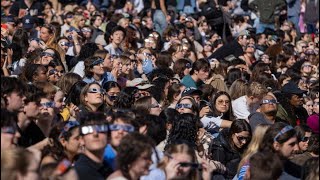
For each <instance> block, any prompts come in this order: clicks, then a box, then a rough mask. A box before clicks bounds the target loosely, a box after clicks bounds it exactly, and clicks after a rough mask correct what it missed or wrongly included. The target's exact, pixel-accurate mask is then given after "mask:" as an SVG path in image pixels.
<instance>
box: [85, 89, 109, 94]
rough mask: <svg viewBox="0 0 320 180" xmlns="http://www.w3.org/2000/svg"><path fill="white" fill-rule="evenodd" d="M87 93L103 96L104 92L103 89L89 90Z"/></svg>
mask: <svg viewBox="0 0 320 180" xmlns="http://www.w3.org/2000/svg"><path fill="white" fill-rule="evenodd" d="M88 93H100V94H105V93H106V91H105V90H104V89H97V88H91V89H89V90H88Z"/></svg>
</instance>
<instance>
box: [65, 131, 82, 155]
mask: <svg viewBox="0 0 320 180" xmlns="http://www.w3.org/2000/svg"><path fill="white" fill-rule="evenodd" d="M71 134H72V135H71V136H70V137H69V140H68V141H65V150H66V151H67V152H69V153H70V154H72V155H76V154H78V153H80V152H81V150H80V132H79V128H75V129H73V130H72V131H71Z"/></svg>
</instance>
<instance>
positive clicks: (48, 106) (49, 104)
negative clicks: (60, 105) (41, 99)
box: [41, 101, 54, 108]
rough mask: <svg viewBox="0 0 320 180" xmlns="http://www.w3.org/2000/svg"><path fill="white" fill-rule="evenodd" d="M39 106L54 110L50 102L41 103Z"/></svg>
mask: <svg viewBox="0 0 320 180" xmlns="http://www.w3.org/2000/svg"><path fill="white" fill-rule="evenodd" d="M41 106H42V107H46V108H54V102H53V101H50V102H45V103H41Z"/></svg>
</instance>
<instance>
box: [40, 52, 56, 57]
mask: <svg viewBox="0 0 320 180" xmlns="http://www.w3.org/2000/svg"><path fill="white" fill-rule="evenodd" d="M43 56H47V57H54V54H52V53H48V52H42V53H41V57H43Z"/></svg>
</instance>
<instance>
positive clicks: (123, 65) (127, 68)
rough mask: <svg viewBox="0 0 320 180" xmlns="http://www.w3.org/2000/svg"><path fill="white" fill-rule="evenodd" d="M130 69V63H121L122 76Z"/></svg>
mask: <svg viewBox="0 0 320 180" xmlns="http://www.w3.org/2000/svg"><path fill="white" fill-rule="evenodd" d="M130 69H131V61H127V62H125V63H122V69H121V71H122V73H123V74H129V72H130Z"/></svg>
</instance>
